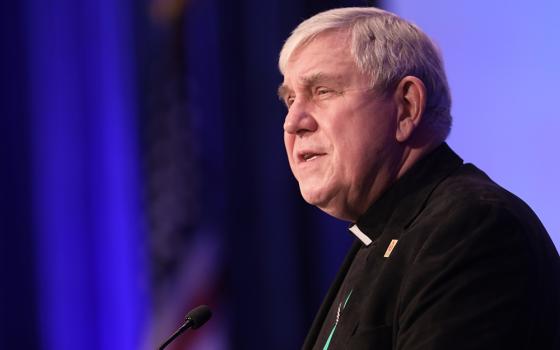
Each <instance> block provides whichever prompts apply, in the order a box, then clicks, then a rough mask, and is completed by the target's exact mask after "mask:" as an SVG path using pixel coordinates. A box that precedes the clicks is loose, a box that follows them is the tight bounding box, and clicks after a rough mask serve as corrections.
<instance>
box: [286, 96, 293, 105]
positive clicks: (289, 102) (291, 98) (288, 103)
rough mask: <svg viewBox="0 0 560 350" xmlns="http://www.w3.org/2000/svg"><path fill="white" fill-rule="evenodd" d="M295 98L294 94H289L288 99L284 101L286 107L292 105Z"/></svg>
mask: <svg viewBox="0 0 560 350" xmlns="http://www.w3.org/2000/svg"><path fill="white" fill-rule="evenodd" d="M294 100H295V97H294V96H288V97H287V98H286V100H285V101H284V103H285V104H286V107H290V106H291V105H292V104H293V103H294Z"/></svg>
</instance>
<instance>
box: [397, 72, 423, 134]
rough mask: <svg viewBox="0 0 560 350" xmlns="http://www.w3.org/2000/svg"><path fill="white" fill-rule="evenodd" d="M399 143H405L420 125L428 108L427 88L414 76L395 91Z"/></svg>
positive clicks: (407, 77)
mask: <svg viewBox="0 0 560 350" xmlns="http://www.w3.org/2000/svg"><path fill="white" fill-rule="evenodd" d="M394 97H395V102H396V105H397V132H396V135H395V137H396V139H397V141H398V142H405V141H407V140H408V139H410V137H411V136H412V134H413V133H414V130H416V128H417V127H418V125H420V122H421V121H422V117H423V114H424V109H425V107H426V86H425V85H424V83H423V82H422V80H420V79H418V78H417V77H414V76H410V75H409V76H406V77H404V78H402V79H401V81H400V82H399V84H398V85H397V88H396V90H395V95H394Z"/></svg>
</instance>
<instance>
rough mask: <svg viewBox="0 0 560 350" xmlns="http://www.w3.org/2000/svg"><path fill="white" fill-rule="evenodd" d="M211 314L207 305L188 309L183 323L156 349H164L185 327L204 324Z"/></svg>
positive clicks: (196, 327)
mask: <svg viewBox="0 0 560 350" xmlns="http://www.w3.org/2000/svg"><path fill="white" fill-rule="evenodd" d="M211 316H212V311H210V308H209V307H208V306H206V305H200V306H197V307H195V308H194V309H192V310H191V311H189V313H188V314H187V316H185V323H183V324H182V325H181V327H179V329H177V330H176V331H175V333H173V334H172V335H171V336H170V337H169V339H167V340H166V341H165V342H163V344H161V345H160V346H159V348H158V349H159V350H163V349H165V347H166V346H167V345H169V344H170V343H171V342H172V341H173V340H175V338H177V337H178V336H179V335H181V334H182V333H183V332H184V331H186V330H187V329H189V328H192V329H198V328H200V327H202V325H203V324H205V323H206V321H208V320H209V319H210V317H211Z"/></svg>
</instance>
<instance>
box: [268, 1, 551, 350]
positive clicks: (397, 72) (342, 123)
mask: <svg viewBox="0 0 560 350" xmlns="http://www.w3.org/2000/svg"><path fill="white" fill-rule="evenodd" d="M279 66H280V70H281V72H282V74H283V76H284V81H283V83H282V85H281V86H280V88H279V91H278V93H279V96H280V97H281V99H282V100H283V101H284V102H285V104H286V106H287V108H288V112H287V115H286V120H285V123H284V141H285V145H286V150H287V154H288V159H289V163H290V167H291V170H292V172H293V173H294V176H295V177H296V179H297V181H298V183H299V187H300V190H301V194H302V196H303V197H304V199H305V200H306V201H307V202H308V203H310V204H313V205H315V206H317V207H319V208H320V209H321V210H323V211H325V212H326V213H328V214H330V215H332V216H334V217H336V218H339V219H342V220H346V221H349V222H351V223H352V224H351V226H350V228H349V230H350V231H351V232H352V233H353V234H354V235H355V236H356V237H357V239H356V241H355V243H354V244H353V246H352V248H351V249H350V252H349V253H348V255H347V257H346V260H345V261H344V263H343V265H342V267H341V270H340V272H339V274H338V276H337V277H336V280H335V281H334V283H333V285H332V287H331V289H330V290H329V292H328V294H327V296H326V298H325V300H324V302H323V305H322V306H321V308H320V310H319V312H318V314H317V316H316V318H315V321H314V322H313V325H312V327H311V330H310V332H309V334H308V336H307V338H306V340H305V344H304V348H305V349H353V350H354V349H375V350H382V349H403V350H404V349H431V350H436V349H441V350H451V349H453V350H456V349H550V350H552V349H560V320H559V317H560V301H559V300H560V259H559V257H558V253H557V251H556V249H555V248H554V245H553V244H552V242H551V240H550V238H549V236H548V234H547V233H546V231H545V229H544V227H543V226H542V224H541V223H540V222H539V220H538V218H537V217H536V216H535V214H534V213H533V212H532V211H531V209H530V208H529V207H528V206H527V205H526V204H524V203H523V202H522V201H521V200H520V199H519V198H517V197H515V196H514V195H513V194H511V193H509V192H507V191H506V190H504V189H502V188H501V187H499V186H498V185H497V184H496V183H494V182H493V181H492V180H491V179H489V178H488V177H487V176H486V175H485V174H484V173H483V172H482V171H480V170H479V169H477V168H476V167H475V166H473V165H471V164H464V163H463V161H462V160H461V158H459V156H457V155H456V154H455V153H454V152H453V151H452V150H451V149H450V148H449V147H448V146H447V145H446V143H445V139H446V137H447V135H448V133H449V130H450V126H451V116H450V105H451V98H450V94H449V89H448V86H447V81H446V76H445V72H444V70H443V65H442V61H441V58H440V56H439V54H438V51H437V49H436V48H435V46H434V44H433V43H432V42H431V40H430V39H429V38H428V37H427V36H426V35H425V34H424V33H423V32H422V31H421V30H420V29H419V28H418V27H416V26H414V25H413V24H411V23H408V22H406V21H405V20H403V19H401V18H399V17H397V16H396V15H394V14H391V13H388V12H385V11H381V10H378V9H375V8H345V9H335V10H331V11H327V12H323V13H320V14H318V15H316V16H314V17H312V18H310V19H308V20H306V21H304V22H303V23H301V24H300V25H299V26H298V27H297V28H296V29H295V30H294V32H293V33H292V35H291V36H290V37H289V38H288V40H287V41H286V43H285V45H284V47H283V49H282V52H281V54H280V61H279Z"/></svg>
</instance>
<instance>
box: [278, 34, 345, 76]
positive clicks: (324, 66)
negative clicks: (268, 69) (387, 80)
mask: <svg viewBox="0 0 560 350" xmlns="http://www.w3.org/2000/svg"><path fill="white" fill-rule="evenodd" d="M349 38H350V35H349V34H348V33H347V32H341V31H330V32H325V33H321V34H319V35H318V36H317V37H315V38H313V39H312V40H311V41H310V42H309V43H306V44H305V45H303V46H300V47H299V48H297V49H296V50H294V52H293V53H292V54H291V55H290V58H289V59H288V61H287V64H286V67H285V71H284V83H285V84H297V83H306V82H308V81H309V80H310V79H311V78H312V77H317V76H336V77H338V78H340V77H344V76H347V75H348V73H350V72H352V71H356V66H355V64H354V59H353V57H352V55H351V52H350V45H349Z"/></svg>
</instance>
